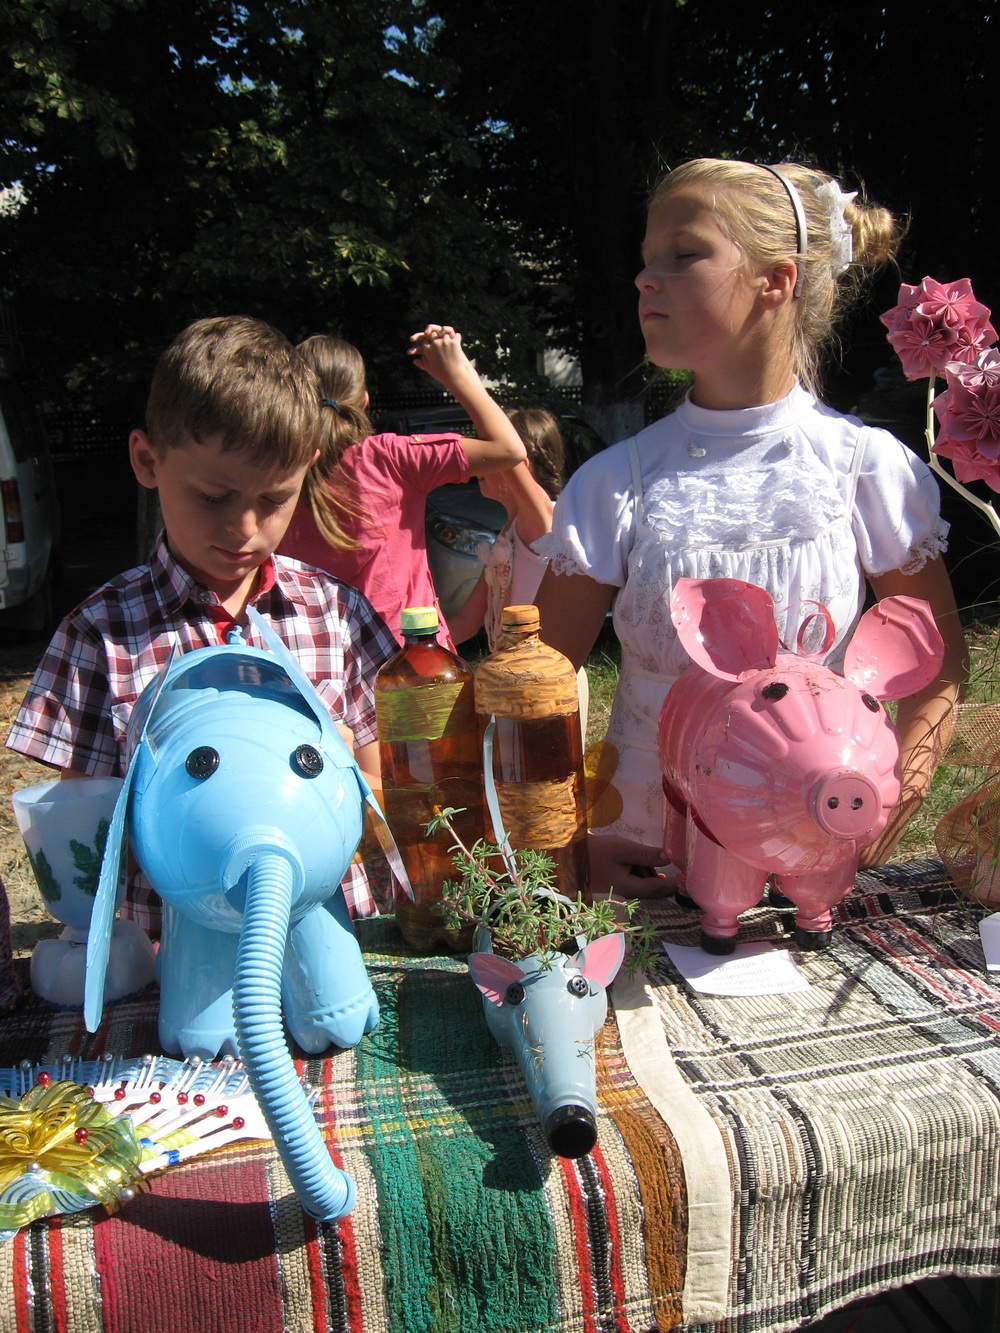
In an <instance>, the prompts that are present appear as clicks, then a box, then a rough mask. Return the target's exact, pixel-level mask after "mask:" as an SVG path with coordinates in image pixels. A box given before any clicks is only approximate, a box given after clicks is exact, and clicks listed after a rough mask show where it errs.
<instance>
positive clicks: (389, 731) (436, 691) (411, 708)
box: [375, 680, 474, 742]
mask: <svg viewBox="0 0 1000 1333" xmlns="http://www.w3.org/2000/svg"><path fill="white" fill-rule="evenodd" d="M471 718H472V681H471V680H464V681H444V682H440V683H438V682H436V683H435V684H433V685H426V686H423V687H420V686H414V687H411V688H408V689H405V690H376V691H375V725H376V727H377V729H378V738H379V740H380V741H390V742H391V741H439V740H444V739H445V738H446V737H449V736H459V735H461V734H462V733H463V732H465V731H467V730H468V729H469V726H470V719H471ZM473 725H474V722H473Z"/></svg>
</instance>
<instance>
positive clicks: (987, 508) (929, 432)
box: [924, 375, 1000, 537]
mask: <svg viewBox="0 0 1000 1333" xmlns="http://www.w3.org/2000/svg"><path fill="white" fill-rule="evenodd" d="M934 382H935V381H934V376H933V375H931V376H930V377H929V378H928V380H927V424H926V427H925V429H924V435H925V437H926V439H927V458H928V460H929V462H930V465H931V471H932V472H936V473H937V475H938V476H939V477H940V478H941V479H942V481H946V482H947V483H948V485H949V486H950V487H951V488H952V490H953V491H958V493H959V495H961V496H962V498H963V499H965V500H967V501H968V502H969V504H970V505H974V506H975V508H976V509H979V510H981V511H982V512H983V513H984V514H985V515H986V517H987V519H988V520H989V522H990V523H991V524H992V527H993V531H994V532H995V533H996V534H997V536H998V537H1000V514H998V513H997V511H996V510H995V509H994V508H993V506H992V505H991V504H988V503H987V502H986V501H985V500H980V498H979V496H978V495H973V493H972V492H971V491H970V490H969V489H968V487H967V486H963V485H962V483H961V482H960V481H959V480H958V478H957V477H953V476H952V475H951V473H950V472H947V471H946V470H945V469H944V468H943V467H942V466H941V459H940V458H939V456H938V455H937V454H936V453H935V452H934V435H935V427H934Z"/></svg>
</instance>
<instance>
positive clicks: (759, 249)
mask: <svg viewBox="0 0 1000 1333" xmlns="http://www.w3.org/2000/svg"><path fill="white" fill-rule="evenodd" d="M776 166H777V170H778V171H780V172H781V174H782V175H783V176H785V177H787V179H788V180H790V181H791V183H792V184H793V185H794V187H795V189H796V190H797V191H798V195H799V198H800V200H801V202H802V208H803V212H804V213H805V218H806V227H807V231H808V244H807V248H806V255H805V258H804V259H802V258H800V257H799V256H798V253H797V237H796V227H795V212H794V208H793V206H792V202H791V199H790V198H789V195H788V191H787V190H786V189H785V186H784V185H783V184H782V182H781V181H780V180H779V179H778V178H777V177H776V176H773V175H772V174H771V172H770V171H768V170H765V169H764V168H763V167H761V166H758V165H756V164H755V163H752V162H734V161H728V160H726V159H723V158H710V157H701V158H695V159H694V160H693V161H691V162H685V163H684V164H683V165H681V166H679V167H677V168H675V169H674V170H673V171H670V172H668V173H667V175H666V176H664V177H663V178H662V179H661V180H660V182H659V183H658V184H657V186H656V188H655V189H654V190H653V193H652V196H651V197H650V207H652V206H653V205H654V204H656V203H659V201H660V200H661V199H665V198H666V197H667V196H668V195H670V194H673V193H675V192H676V191H677V190H681V189H684V188H686V187H690V188H693V189H697V190H699V191H703V192H708V193H710V195H711V207H712V210H713V212H714V213H715V215H716V220H717V221H718V224H719V227H720V229H721V230H722V231H723V232H724V233H725V235H726V236H728V238H729V239H730V240H731V241H732V243H733V244H734V245H735V246H736V247H737V248H738V249H739V250H741V251H742V252H743V254H744V255H745V256H746V259H747V263H748V264H749V265H750V266H751V267H752V268H753V269H754V270H755V271H764V270H767V269H769V268H771V267H773V266H774V265H775V264H780V263H782V262H784V261H787V260H793V261H794V262H795V263H796V264H797V265H799V268H800V271H801V269H802V268H803V267H804V269H805V276H804V280H803V283H802V289H801V293H800V295H799V296H798V297H797V298H796V299H795V301H794V302H793V312H792V313H793V324H792V348H791V353H792V368H793V370H794V371H795V374H796V375H797V376H798V378H799V379H800V380H801V382H802V383H803V384H805V385H806V387H807V388H809V389H811V390H812V391H813V392H815V391H816V389H817V381H818V379H819V365H820V360H821V355H822V352H823V350H824V348H825V347H826V346H827V345H828V344H829V343H831V342H832V341H833V339H834V329H835V326H836V324H837V322H838V321H839V320H840V318H841V317H842V316H843V315H844V313H845V312H846V311H847V310H848V308H849V307H850V306H851V304H852V303H853V302H854V301H855V299H856V298H857V296H858V294H859V292H860V290H861V288H862V286H863V285H864V283H865V281H866V280H867V279H868V278H869V277H870V276H871V274H872V273H873V272H874V271H875V269H877V268H878V267H879V266H880V265H881V264H884V263H886V262H887V261H888V260H890V259H892V258H893V257H894V256H895V254H896V251H897V249H898V248H899V242H900V240H901V239H902V235H903V231H904V228H903V226H902V225H901V224H900V223H899V222H898V221H897V220H896V218H894V217H893V215H892V214H891V213H890V212H888V210H887V209H884V208H879V207H877V206H876V205H873V204H868V203H866V202H865V201H863V200H862V199H861V198H860V197H859V198H857V199H855V200H854V201H853V202H851V203H849V204H847V206H846V208H845V210H844V219H845V221H846V222H847V224H848V226H849V227H850V229H851V233H852V239H853V256H852V259H851V262H850V264H849V265H848V268H847V270H846V271H845V272H844V273H841V274H839V275H838V274H835V273H834V270H833V257H834V255H833V241H832V233H831V229H830V212H829V209H828V207H827V205H826V203H825V201H824V200H823V199H822V198H820V197H819V196H818V195H817V193H816V190H817V187H819V186H822V185H825V184H826V183H827V182H828V181H832V180H834V177H833V176H830V175H828V174H827V173H826V172H825V171H819V170H817V169H815V168H813V167H806V166H803V165H802V164H801V163H798V162H782V163H780V164H776Z"/></svg>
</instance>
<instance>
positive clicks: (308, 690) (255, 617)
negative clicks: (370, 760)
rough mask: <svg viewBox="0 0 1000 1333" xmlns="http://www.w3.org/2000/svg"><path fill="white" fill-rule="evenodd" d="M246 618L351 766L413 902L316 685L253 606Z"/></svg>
mask: <svg viewBox="0 0 1000 1333" xmlns="http://www.w3.org/2000/svg"><path fill="white" fill-rule="evenodd" d="M247 618H248V620H249V621H250V623H251V625H253V627H254V629H256V630H257V632H258V634H260V636H261V638H262V639H263V640H264V642H265V643H266V644H267V646H268V648H270V650H271V652H272V653H273V654H274V655H275V657H276V658H277V659H278V661H279V662H280V663H281V666H282V668H283V669H284V671H285V672H286V673H287V675H288V679H289V680H290V681H291V682H292V684H293V685H295V686H296V688H297V689H298V691H299V693H300V694H301V695H302V698H303V699H304V701H305V702H306V703H307V704H308V705H309V707H310V709H311V710H312V711H313V713H315V715H316V718H317V720H318V722H319V724H320V727H321V728H322V732H323V735H324V736H325V737H330V736H331V735H332V736H333V737H335V738H336V742H338V744H336V745H335V753H337V754H343V755H347V756H348V759H349V761H350V763H351V764H353V765H354V772H355V774H356V775H357V779H358V786H359V787H360V788H361V794H362V796H363V797H364V800H365V803H366V804H367V806H368V808H369V810H370V811H371V812H372V820H371V824H372V828H373V830H374V833H375V837H376V838H377V839H378V844H379V846H380V847H381V849H382V851H383V853H384V854H385V858H386V860H387V861H388V862H389V866H390V868H391V870H392V873H393V874H394V875H395V877H396V879H397V880H398V881H399V884H400V887H401V888H402V889H403V891H404V892H405V893H406V894H407V895H408V896H409V897H410V899H411V900H412V898H413V888H412V886H411V884H410V880H409V876H408V875H407V873H406V870H405V868H404V866H403V860H402V857H401V856H400V855H399V850H398V848H397V847H396V842H395V839H394V838H393V836H392V833H391V831H390V829H389V825H388V824H387V823H386V822H385V816H384V815H383V814H382V809H381V806H380V805H379V803H378V801H377V800H376V799H375V796H374V794H373V792H372V789H371V787H370V786H369V785H368V781H367V779H366V778H365V775H364V774H363V773H362V772H361V769H360V768H358V766H357V764H356V763H355V761H354V756H353V755H352V754H351V753H350V751H349V750H348V748H347V746H346V745H345V744H344V742H343V738H342V737H341V735H340V732H339V731H338V730H337V728H336V727H335V726H334V725H333V723H332V722H331V720H330V714H329V713H328V712H327V709H326V705H325V704H324V703H323V700H322V699H321V698H320V697H319V695H318V694H317V693H316V687H315V685H313V683H312V681H311V680H310V679H309V677H308V676H307V675H306V673H305V672H304V671H303V670H302V668H301V667H300V666H299V664H298V662H297V661H296V660H295V658H294V656H293V655H292V654H291V653H290V652H289V651H288V649H287V648H286V646H285V645H284V643H283V642H282V641H281V639H280V637H279V636H278V635H277V634H276V633H275V632H274V630H273V629H272V627H271V626H270V625H269V624H268V623H267V621H266V620H265V619H264V618H263V616H261V615H260V614H259V612H257V611H255V610H254V609H253V607H252V606H250V607H247Z"/></svg>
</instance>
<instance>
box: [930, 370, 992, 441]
mask: <svg viewBox="0 0 1000 1333" xmlns="http://www.w3.org/2000/svg"><path fill="white" fill-rule="evenodd" d="M947 381H948V388H947V390H946V391H945V392H944V393H942V394H941V395H940V396H939V397H937V398H935V399H934V412H935V415H936V416H937V419H938V421H939V422H940V423H941V430H942V431H943V432H944V434H945V435H946V436H947V437H948V439H950V440H968V441H970V442H972V443H974V444H975V445H976V448H977V449H978V450H979V452H980V453H981V454H983V455H984V456H985V457H986V458H991V459H996V458H997V457H998V456H1000V384H997V383H993V384H989V383H985V382H983V383H981V384H967V383H963V381H962V380H961V379H960V378H959V376H958V375H956V374H955V373H954V372H949V373H948V375H947Z"/></svg>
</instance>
